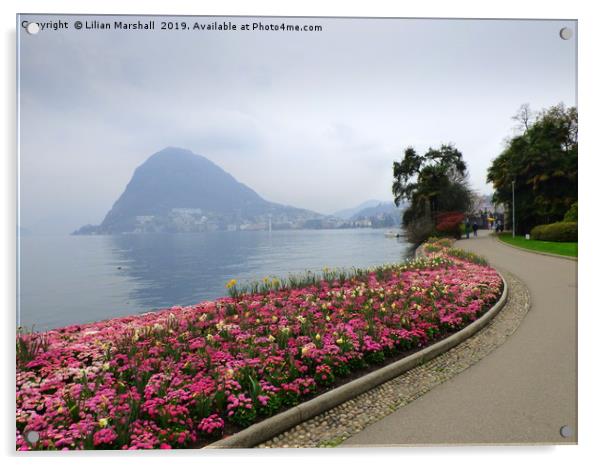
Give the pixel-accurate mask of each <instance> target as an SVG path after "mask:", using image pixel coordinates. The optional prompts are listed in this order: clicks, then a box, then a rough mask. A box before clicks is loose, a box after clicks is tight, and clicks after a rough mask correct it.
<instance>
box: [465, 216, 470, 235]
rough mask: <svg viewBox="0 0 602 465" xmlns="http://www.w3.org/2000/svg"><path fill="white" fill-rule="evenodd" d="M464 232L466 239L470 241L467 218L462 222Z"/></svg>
mask: <svg viewBox="0 0 602 465" xmlns="http://www.w3.org/2000/svg"><path fill="white" fill-rule="evenodd" d="M464 232H465V233H466V239H470V221H468V218H466V221H464Z"/></svg>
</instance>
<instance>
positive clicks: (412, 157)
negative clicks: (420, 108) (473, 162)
mask: <svg viewBox="0 0 602 465" xmlns="http://www.w3.org/2000/svg"><path fill="white" fill-rule="evenodd" d="M466 177H467V167H466V163H465V162H464V160H463V158H462V153H461V152H460V151H459V150H458V149H456V148H455V147H454V146H453V145H452V144H444V145H441V147H440V148H439V149H433V148H429V150H428V151H427V152H426V153H425V154H424V155H419V154H418V153H417V152H416V150H415V149H414V148H413V147H408V148H407V149H406V150H405V152H404V157H403V159H402V160H401V162H393V186H392V190H393V195H394V199H395V204H396V205H397V206H399V204H400V203H401V202H402V201H403V200H408V201H409V202H410V206H409V207H408V209H407V210H406V211H405V212H404V215H403V218H402V221H403V224H404V226H406V227H407V228H408V230H417V231H418V230H419V231H420V232H419V233H417V234H416V235H417V236H423V235H424V234H427V231H428V230H429V229H430V230H432V229H433V226H434V225H435V224H436V221H437V217H438V214H439V213H442V212H452V211H455V212H461V213H464V212H466V211H468V210H469V209H470V206H471V203H472V194H471V192H470V189H469V188H468V184H467V181H466ZM412 223H414V224H412ZM418 225H420V226H418ZM420 238H421V237H420ZM420 238H419V237H417V238H416V239H417V240H419V239H420Z"/></svg>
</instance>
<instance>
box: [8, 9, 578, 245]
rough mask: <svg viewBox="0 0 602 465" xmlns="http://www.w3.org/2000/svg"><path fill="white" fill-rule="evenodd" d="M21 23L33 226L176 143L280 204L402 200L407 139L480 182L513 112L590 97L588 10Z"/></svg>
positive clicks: (87, 206) (103, 205) (26, 182)
mask: <svg viewBox="0 0 602 465" xmlns="http://www.w3.org/2000/svg"><path fill="white" fill-rule="evenodd" d="M92 19H96V20H97V21H102V22H110V23H111V24H113V21H115V20H125V21H133V22H135V21H137V20H138V19H140V20H141V21H143V22H144V21H148V20H151V19H154V20H155V25H156V27H157V28H158V27H159V26H160V21H161V20H162V19H165V18H160V17H155V18H150V17H107V16H105V17H102V16H101V17H83V16H33V15H26V16H22V17H21V21H22V20H30V21H34V20H35V21H38V22H47V21H58V20H63V21H65V20H67V21H69V22H70V28H69V29H67V30H57V31H54V30H42V31H41V32H39V33H38V34H36V35H30V34H28V33H27V32H25V30H24V29H22V28H21V27H19V28H18V48H19V50H18V60H19V64H18V65H19V67H18V71H19V76H18V85H19V93H18V95H19V130H20V134H19V150H20V154H19V155H20V160H19V161H20V224H21V226H22V227H24V228H27V229H28V230H30V231H32V232H34V233H56V234H65V233H70V232H71V231H73V230H74V229H76V228H78V227H79V226H81V225H83V224H88V223H90V224H99V223H100V222H101V221H102V219H103V218H104V216H105V214H106V213H107V212H108V211H109V209H110V208H111V206H112V205H113V203H114V202H115V201H116V200H117V198H118V197H119V195H121V193H122V192H123V190H124V189H125V186H126V184H127V183H128V181H129V180H130V179H131V176H132V174H133V172H134V170H135V169H136V167H138V166H139V165H140V164H142V163H143V162H144V161H145V160H146V159H147V158H148V157H150V156H151V155H152V154H153V153H155V152H157V151H159V150H161V149H163V148H165V147H167V146H176V147H182V148H186V149H190V150H192V151H193V152H195V153H197V154H200V155H203V156H205V157H207V158H209V159H210V160H212V161H213V162H215V163H216V164H218V165H219V166H221V167H222V168H223V169H225V170H226V171H227V172H229V173H230V174H232V175H233V176H234V177H235V178H236V179H238V180H239V181H241V182H243V183H245V184H247V185H248V186H249V187H251V188H252V189H254V190H255V191H256V192H257V193H259V194H260V195H261V196H263V197H264V198H266V199H267V200H270V201H273V202H278V203H283V204H287V205H292V206H295V207H299V208H307V209H310V210H314V211H317V212H320V213H326V214H327V213H332V212H334V211H336V210H340V209H344V208H349V207H353V206H355V205H357V204H360V203H362V202H364V201H366V200H368V199H382V200H392V194H391V183H392V165H393V161H395V160H401V157H402V155H403V151H404V149H405V148H406V147H408V146H413V147H415V148H416V149H417V150H418V151H419V152H424V151H426V150H427V149H428V148H429V147H437V146H439V145H441V144H443V143H453V144H455V146H456V147H457V148H458V149H459V150H460V151H461V152H462V153H463V155H464V158H465V160H466V162H467V164H468V169H469V172H470V182H471V186H472V187H473V189H474V190H475V191H477V192H479V193H481V194H488V193H491V192H492V187H491V186H490V185H488V184H487V183H486V171H487V168H488V166H489V165H490V163H491V160H492V159H494V158H495V157H496V156H497V155H499V153H500V152H501V151H502V150H503V147H504V141H505V140H506V139H507V138H508V137H509V136H512V135H513V133H514V132H513V131H514V129H513V128H514V127H515V126H516V122H515V121H513V120H512V119H511V117H512V116H513V115H514V114H515V113H516V112H517V110H518V108H519V107H520V105H521V104H523V103H528V104H530V106H531V108H532V109H533V110H540V109H542V108H547V107H550V106H551V105H555V104H558V103H560V102H563V103H565V104H566V105H569V106H572V105H575V104H576V65H577V62H576V60H577V57H576V34H574V35H573V38H572V39H570V40H562V39H561V38H560V36H559V31H560V29H561V28H563V27H570V28H571V29H572V30H573V32H574V33H575V32H576V23H575V22H574V21H536V20H523V21H519V20H487V21H485V20H481V21H479V20H443V19H439V20H436V19H431V20H427V19H422V20H420V19H342V18H341V19H337V18H330V19H324V18H287V19H277V18H207V17H204V18H203V17H197V18H193V17H186V18H182V17H180V18H168V19H171V20H174V21H186V22H187V24H188V26H189V27H192V26H193V24H194V23H195V22H199V23H201V24H207V23H211V22H213V21H218V22H219V23H222V22H223V21H226V22H228V21H231V22H232V23H234V24H237V25H238V26H239V29H240V26H241V25H242V24H246V23H251V24H252V23H253V22H261V23H262V24H263V25H268V24H281V23H282V22H283V21H284V22H286V23H287V24H299V25H320V26H322V28H323V30H322V31H321V32H285V31H241V30H238V31H227V32H225V31H199V30H186V31H182V30H180V31H174V30H172V31H161V30H155V31H139V30H138V31H119V30H86V29H82V30H76V29H74V28H73V22H74V21H76V20H81V21H86V20H87V21H91V20H92Z"/></svg>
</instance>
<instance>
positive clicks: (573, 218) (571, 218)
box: [564, 202, 577, 223]
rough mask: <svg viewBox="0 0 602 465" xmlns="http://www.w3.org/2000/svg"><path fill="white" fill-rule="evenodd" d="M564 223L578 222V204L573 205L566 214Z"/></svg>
mask: <svg viewBox="0 0 602 465" xmlns="http://www.w3.org/2000/svg"><path fill="white" fill-rule="evenodd" d="M564 221H568V222H572V223H576V222H577V202H575V203H574V204H573V205H571V208H569V209H568V211H567V212H566V213H565V214H564Z"/></svg>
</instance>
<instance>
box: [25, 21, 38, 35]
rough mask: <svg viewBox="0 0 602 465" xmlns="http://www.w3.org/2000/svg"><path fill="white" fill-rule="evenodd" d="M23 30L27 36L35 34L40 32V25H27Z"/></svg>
mask: <svg viewBox="0 0 602 465" xmlns="http://www.w3.org/2000/svg"><path fill="white" fill-rule="evenodd" d="M25 29H26V31H27V32H28V33H29V34H32V35H33V34H37V33H38V32H40V25H39V24H38V23H28V24H27V27H26V28H25Z"/></svg>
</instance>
